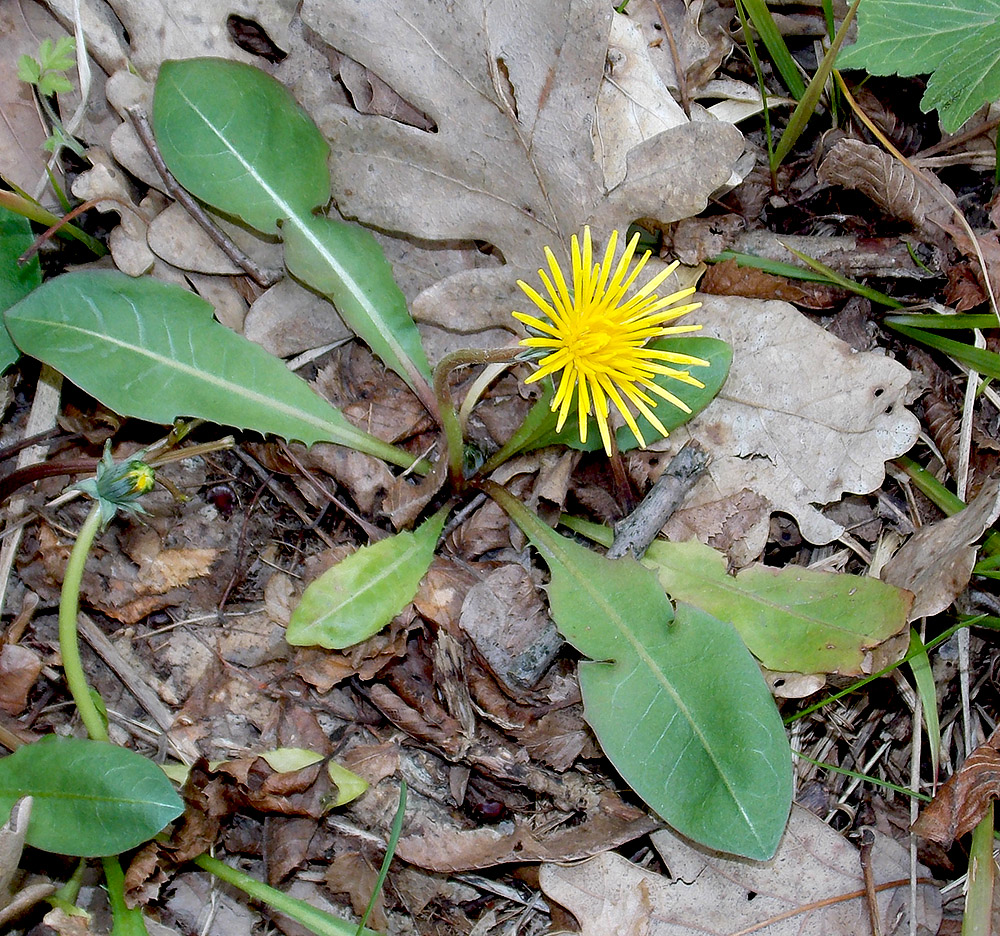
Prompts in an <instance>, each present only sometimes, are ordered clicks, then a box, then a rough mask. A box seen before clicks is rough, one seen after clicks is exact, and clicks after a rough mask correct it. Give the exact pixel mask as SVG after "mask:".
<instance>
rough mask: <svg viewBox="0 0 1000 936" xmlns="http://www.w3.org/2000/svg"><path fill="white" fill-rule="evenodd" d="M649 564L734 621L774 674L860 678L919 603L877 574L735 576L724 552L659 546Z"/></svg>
mask: <svg viewBox="0 0 1000 936" xmlns="http://www.w3.org/2000/svg"><path fill="white" fill-rule="evenodd" d="M643 563H644V564H645V565H647V566H648V567H649V568H651V569H652V570H653V571H654V572H655V573H656V576H657V578H658V579H659V581H660V584H661V585H662V586H663V589H664V590H665V591H666V592H667V594H669V595H670V596H671V597H673V598H675V599H677V600H679V601H688V602H690V603H691V604H694V605H697V606H698V607H699V608H702V609H704V610H705V611H707V612H708V613H710V614H712V615H714V616H715V617H717V618H720V619H721V620H723V621H732V623H733V626H734V627H735V628H736V629H737V630H738V631H739V633H740V636H741V637H742V638H743V640H744V642H745V643H746V645H747V646H748V647H749V648H750V651H751V652H752V653H753V655H754V656H756V657H757V659H758V660H760V661H761V663H763V664H764V665H765V666H766V667H767V668H768V669H772V670H779V671H782V672H793V673H841V674H844V675H847V674H850V675H857V674H859V673H861V664H862V662H863V660H864V656H865V651H866V650H867V649H868V648H870V647H874V646H875V645H876V644H880V643H882V641H884V640H887V639H888V638H889V637H891V636H892V635H893V634H898V633H899V632H900V631H901V630H902V629H903V628H904V627H906V620H907V618H906V614H907V611H909V609H910V604H911V603H912V600H913V599H912V597H911V596H910V595H909V593H908V592H904V591H903V590H901V589H899V588H894V587H893V586H891V585H887V584H885V583H884V582H880V581H879V580H878V579H875V578H871V577H869V576H858V575H841V574H835V573H832V572H815V571H812V570H810V569H803V568H800V567H797V566H787V567H786V568H783V569H774V568H770V567H769V566H764V565H759V564H758V565H752V566H750V567H749V568H746V569H743V570H742V571H741V572H740V573H739V574H738V575H736V576H735V577H734V576H732V575H729V574H728V573H727V571H726V559H725V556H723V554H722V553H720V552H717V551H716V550H714V549H712V547H711V546H705V545H704V544H703V543H699V542H697V541H691V542H687V543H668V542H665V541H663V540H657V541H656V542H654V543H653V544H652V545H651V546H650V547H649V549H648V550H647V551H646V555H645V557H644V559H643Z"/></svg>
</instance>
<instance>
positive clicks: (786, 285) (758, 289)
mask: <svg viewBox="0 0 1000 936" xmlns="http://www.w3.org/2000/svg"><path fill="white" fill-rule="evenodd" d="M698 288H699V289H700V290H701V291H702V292H704V293H712V294H714V295H718V296H748V297H750V298H753V299H783V300H784V301H785V302H794V303H795V304H796V305H799V306H804V307H805V308H807V309H830V308H833V306H835V305H837V304H838V303H839V302H841V301H842V300H843V297H844V291H843V290H842V289H838V288H837V287H835V286H827V285H825V284H824V283H809V282H806V281H804V280H791V279H787V278H786V277H784V276H773V275H772V274H770V273H765V272H764V271H763V270H758V269H756V268H754V267H741V266H740V265H739V263H738V262H737V261H736V260H724V261H723V262H722V263H713V264H712V265H711V266H709V268H708V270H707V272H706V273H705V276H704V277H703V278H702V281H701V283H700V284H699V287H698Z"/></svg>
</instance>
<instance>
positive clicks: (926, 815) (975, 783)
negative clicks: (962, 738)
mask: <svg viewBox="0 0 1000 936" xmlns="http://www.w3.org/2000/svg"><path fill="white" fill-rule="evenodd" d="M998 796H1000V728H998V729H997V730H996V731H994V732H993V734H991V735H990V736H989V737H988V738H987V739H986V740H985V741H984V742H983V743H982V744H980V745H979V747H977V748H976V749H975V750H974V751H973V752H972V753H971V754H970V755H969V756H968V757H967V758H966V759H965V763H964V764H962V767H961V769H960V770H958V772H957V773H954V774H952V775H951V776H950V777H949V778H948V780H947V782H945V784H944V785H943V786H942V787H941V789H939V790H938V791H937V795H936V796H935V797H934V800H933V801H932V802H931V803H930V805H928V806H927V807H926V808H925V809H924V811H923V812H922V813H921V814H920V816H919V818H918V819H917V821H916V822H914V823H913V831H914V832H915V833H916V834H917V835H919V836H921V837H923V838H928V839H932V840H933V841H935V842H939V843H940V844H942V845H944V846H945V848H950V847H951V844H952V842H954V841H955V839H958V838H961V837H962V836H963V835H965V833H966V832H971V831H972V830H973V828H975V826H976V825H977V824H978V822H979V820H980V819H982V818H983V816H984V815H985V814H986V810H987V808H988V807H989V805H990V803H992V802H993V800H995V799H996V798H997V797H998Z"/></svg>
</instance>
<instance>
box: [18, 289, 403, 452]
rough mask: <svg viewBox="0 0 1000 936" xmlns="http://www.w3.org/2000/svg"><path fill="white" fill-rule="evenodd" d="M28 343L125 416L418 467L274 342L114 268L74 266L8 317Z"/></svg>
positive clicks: (184, 294)
mask: <svg viewBox="0 0 1000 936" xmlns="http://www.w3.org/2000/svg"><path fill="white" fill-rule="evenodd" d="M5 317H6V322H7V329H8V331H9V332H10V334H11V337H12V338H13V339H14V342H15V343H16V344H17V346H18V347H19V348H20V349H21V350H22V351H23V352H24V353H25V354H30V355H31V356H32V357H36V358H38V359H39V360H40V361H44V362H45V363H46V364H49V365H51V366H52V367H54V368H55V369H56V370H58V371H59V372H60V373H62V374H64V375H65V376H66V377H67V378H69V379H70V380H71V381H73V383H75V384H76V385H77V386H78V387H81V388H82V389H84V390H86V391H87V393H89V394H91V396H94V397H96V398H97V399H98V400H100V401H101V402H102V403H103V404H104V405H105V406H107V407H109V408H110V409H112V410H114V411H115V412H116V413H119V414H121V415H123V416H135V417H137V418H139V419H146V420H149V421H150V422H157V423H170V422H173V420H174V419H176V418H177V417H178V416H194V417H199V418H201V419H208V420H211V421H212V422H216V423H220V424H222V425H225V426H236V427H237V428H240V429H253V430H256V431H257V432H261V433H265V434H266V433H273V434H274V435H277V436H281V437H283V438H285V439H297V440H298V441H300V442H304V443H305V444H306V445H311V444H312V443H313V442H320V441H325V442H336V443H338V444H340V445H346V446H348V447H350V448H353V449H356V450H357V451H359V452H366V453H367V454H369V455H375V456H377V457H378V458H383V459H385V460H386V461H388V462H391V463H392V464H395V465H401V466H403V467H407V466H409V465H410V464H412V462H413V459H412V458H411V457H410V456H409V455H408V454H407V453H406V452H403V451H402V450H400V449H397V448H395V447H394V446H392V445H389V444H388V443H386V442H383V441H382V440H381V439H377V438H375V436H373V435H370V434H369V433H367V432H364V431H363V430H361V429H356V428H355V427H354V426H352V425H351V424H350V423H349V422H348V421H347V420H346V419H345V418H344V416H343V415H342V414H341V413H340V411H339V410H337V409H336V408H335V407H333V406H331V405H330V404H329V403H327V402H326V400H324V399H323V398H322V397H320V396H319V395H317V394H316V393H314V392H313V391H312V389H311V388H310V387H309V385H308V384H307V383H306V382H305V381H304V380H302V379H300V378H299V377H297V376H295V374H293V373H292V372H291V371H289V370H288V368H287V367H285V365H284V364H283V363H282V362H281V361H280V360H278V359H277V358H275V357H272V356H271V355H270V354H268V353H267V352H266V351H264V349H263V348H261V347H259V346H258V345H255V344H254V343H253V342H251V341H247V339H246V338H243V337H242V336H241V335H237V334H235V333H234V332H231V331H230V330H229V329H228V328H225V327H224V326H222V325H220V324H219V323H218V322H216V321H215V320H214V319H213V318H212V307H211V305H209V304H208V303H207V302H205V301H204V300H203V299H200V298H198V297H197V296H195V295H194V294H193V293H189V292H188V291H187V290H185V289H182V288H181V287H179V286H173V285H169V284H167V283H161V282H159V281H158V280H154V279H151V278H148V277H145V278H140V279H133V278H132V277H130V276H125V274H123V273H116V272H112V271H96V272H80V273H67V274H66V275H64V276H58V277H56V278H55V279H52V280H49V282H47V283H45V284H44V285H42V286H40V287H39V288H38V289H36V290H34V291H33V292H31V293H29V294H28V295H27V296H26V297H25V298H24V299H22V300H21V301H20V302H18V303H17V304H16V305H14V306H12V307H11V308H10V309H8V310H7V312H6V313H5Z"/></svg>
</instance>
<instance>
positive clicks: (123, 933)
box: [101, 855, 149, 936]
mask: <svg viewBox="0 0 1000 936" xmlns="http://www.w3.org/2000/svg"><path fill="white" fill-rule="evenodd" d="M101 864H102V865H103V867H104V880H105V883H106V884H107V885H108V903H109V904H110V905H111V918H112V921H113V922H112V926H111V936H149V930H147V929H146V921H145V920H144V919H143V917H142V910H140V909H139V908H138V907H133V908H131V909H130V908H129V906H128V904H126V903H125V875H124V874H122V866H121V863H120V861H119V860H118V856H117V855H109V856H108V857H107V858H102V859H101Z"/></svg>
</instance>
